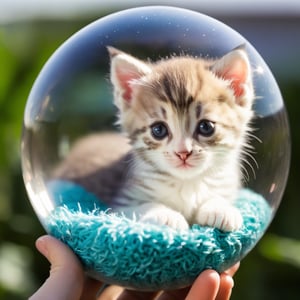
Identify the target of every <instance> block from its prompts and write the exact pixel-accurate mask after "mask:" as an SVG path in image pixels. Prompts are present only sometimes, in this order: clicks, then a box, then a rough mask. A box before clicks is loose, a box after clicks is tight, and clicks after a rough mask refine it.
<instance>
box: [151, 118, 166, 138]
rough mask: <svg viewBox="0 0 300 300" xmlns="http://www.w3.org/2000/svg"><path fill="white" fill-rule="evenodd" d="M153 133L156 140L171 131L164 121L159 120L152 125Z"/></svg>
mask: <svg viewBox="0 0 300 300" xmlns="http://www.w3.org/2000/svg"><path fill="white" fill-rule="evenodd" d="M151 134H152V136H153V137H154V138H155V139H156V140H162V139H164V138H165V137H166V136H168V134H169V132H168V128H167V126H166V125H165V124H164V123H162V122H159V123H155V124H153V125H152V126H151Z"/></svg>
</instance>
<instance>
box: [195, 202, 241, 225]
mask: <svg viewBox="0 0 300 300" xmlns="http://www.w3.org/2000/svg"><path fill="white" fill-rule="evenodd" d="M196 221H197V222H198V224H200V225H203V226H211V227H215V228H218V229H221V230H223V231H235V230H238V229H240V228H241V227H242V225H243V218H242V216H241V213H240V212H239V210H238V209H237V208H235V207H233V206H225V205H216V204H205V205H203V206H202V207H201V208H200V211H199V212H198V214H197V219H196Z"/></svg>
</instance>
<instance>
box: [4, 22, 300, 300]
mask: <svg viewBox="0 0 300 300" xmlns="http://www.w3.org/2000/svg"><path fill="white" fill-rule="evenodd" d="M89 22H90V20H85V21H76V22H62V21H60V22H49V23H48V22H38V23H35V22H33V23H24V24H21V23H20V24H11V25H7V26H2V28H0V133H1V134H0V270H1V272H0V273H1V275H0V299H8V300H9V299H12V300H13V299H24V298H27V296H28V295H29V294H30V293H31V292H32V291H33V290H35V289H36V288H37V287H38V286H39V285H40V284H41V282H42V281H43V280H44V279H45V278H46V277H47V274H48V264H47V262H46V261H45V260H44V259H43V258H41V256H40V255H38V254H37V252H36V251H35V249H34V241H35V239H36V238H37V237H38V236H39V235H41V234H43V229H42V227H41V225H40V224H39V222H38V220H37V218H36V217H35V214H34V212H33V210H32V209H31V206H30V204H29V201H28V199H27V195H26V193H25V189H24V183H23V180H22V175H21V167H20V155H19V148H20V137H21V133H22V120H23V111H24V107H25V103H26V99H27V97H28V94H29V92H30V89H31V86H32V84H33V82H34V80H35V78H36V76H37V75H38V73H39V71H40V69H41V68H42V66H43V64H44V63H45V62H46V60H47V59H48V58H49V57H50V55H51V54H52V53H53V52H54V50H55V49H56V48H57V47H58V46H59V45H60V44H61V43H62V42H63V41H64V40H66V38H68V37H69V36H70V35H72V34H73V33H74V32H76V31H77V30H78V29H79V28H81V27H83V25H85V24H88V23H89ZM279 75H280V74H279ZM279 85H280V86H281V88H282V92H283V96H284V98H285V100H286V104H287V109H288V111H289V115H290V121H291V129H292V139H293V154H294V155H293V157H292V164H291V175H290V179H289V182H288V188H287V191H286V193H285V197H284V199H283V202H282V204H281V207H280V209H279V211H278V214H277V216H276V218H275V220H274V222H273V224H272V226H271V228H270V229H269V233H268V234H267V235H266V236H265V238H264V239H263V240H262V241H261V243H260V245H259V246H258V248H257V249H256V250H255V251H253V252H251V254H250V255H249V256H248V257H247V258H246V259H245V260H244V261H243V263H242V267H241V269H240V271H239V272H238V274H237V277H236V287H235V290H234V294H233V299H281V296H282V298H283V297H285V298H287V299H293V298H295V297H296V296H295V295H297V293H298V284H299V280H300V274H299V267H300V256H299V253H300V245H299V240H300V231H299V221H298V220H299V211H300V207H299V206H300V202H299V201H298V200H297V199H298V190H299V189H298V188H297V187H298V185H299V166H300V156H299V155H297V153H299V151H300V149H299V147H300V135H299V131H300V122H299V115H300V102H299V101H298V100H299V99H297V98H298V95H299V94H300V83H299V80H298V79H295V81H294V82H289V83H287V82H283V84H282V85H281V82H280V81H279ZM279 236H284V237H279ZM279 282H280V283H279Z"/></svg>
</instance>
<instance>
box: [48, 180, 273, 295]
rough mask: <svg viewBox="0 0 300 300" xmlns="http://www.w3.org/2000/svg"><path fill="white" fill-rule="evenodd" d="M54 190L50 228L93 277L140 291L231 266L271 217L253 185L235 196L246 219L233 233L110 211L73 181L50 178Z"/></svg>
mask: <svg viewBox="0 0 300 300" xmlns="http://www.w3.org/2000/svg"><path fill="white" fill-rule="evenodd" d="M49 191H50V193H51V194H52V195H51V197H52V199H54V201H55V202H56V203H55V205H56V208H55V209H54V210H53V211H51V213H50V214H49V216H48V217H47V219H46V221H45V227H46V230H47V231H48V232H49V233H50V234H51V235H53V236H55V237H56V238H58V239H60V240H61V241H63V242H64V243H66V244H67V245H68V246H69V247H70V248H71V249H73V251H74V252H75V253H76V254H77V255H78V257H79V258H80V259H81V261H82V263H83V265H84V267H85V269H86V271H87V272H88V274H89V275H90V276H92V277H93V278H96V279H98V280H101V281H104V282H106V283H109V284H118V285H122V286H125V287H129V288H134V289H141V290H159V289H175V288H180V287H184V286H187V285H189V284H191V283H192V282H193V281H194V280H195V278H196V277H197V276H198V275H199V273H200V272H201V271H203V270H205V269H208V268H212V269H215V270H217V271H219V272H222V271H224V270H226V269H227V268H228V267H230V266H232V265H233V264H234V263H236V262H237V261H239V260H241V259H242V258H243V257H244V256H245V255H246V254H247V253H248V252H249V251H250V250H251V249H252V248H253V247H254V246H255V244H256V243H257V241H258V240H259V239H260V237H261V236H262V235H263V233H264V232H265V230H266V228H267V226H268V225H269V223H270V220H271V217H272V213H271V208H270V206H269V205H268V203H267V202H266V200H265V199H264V198H263V197H262V196H261V195H259V194H257V193H254V192H253V191H251V190H249V189H242V190H241V191H240V193H239V196H238V199H237V201H236V204H235V205H236V207H237V208H238V209H239V210H240V212H241V214H242V216H243V219H244V224H243V226H242V228H241V229H240V230H238V231H234V232H222V231H220V230H218V229H216V228H211V227H204V226H199V225H193V226H192V227H191V228H190V229H189V230H182V231H177V230H174V229H172V228H170V227H167V226H159V225H154V224H145V223H141V222H138V221H136V220H132V219H128V218H126V217H124V216H120V215H115V214H112V213H110V212H109V209H108V208H107V207H106V206H105V205H104V204H102V203H101V201H100V200H99V199H98V198H97V197H96V196H94V195H93V194H91V193H88V192H87V191H86V190H84V189H83V188H82V187H81V186H79V185H76V184H74V183H72V182H68V181H59V180H57V181H52V182H50V183H49Z"/></svg>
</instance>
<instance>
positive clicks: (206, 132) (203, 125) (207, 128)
mask: <svg viewBox="0 0 300 300" xmlns="http://www.w3.org/2000/svg"><path fill="white" fill-rule="evenodd" d="M197 133H198V134H200V135H202V136H205V137H210V136H212V135H213V134H214V133H215V124H214V122H212V121H209V120H201V121H200V122H199V123H198V126H197Z"/></svg>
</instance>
